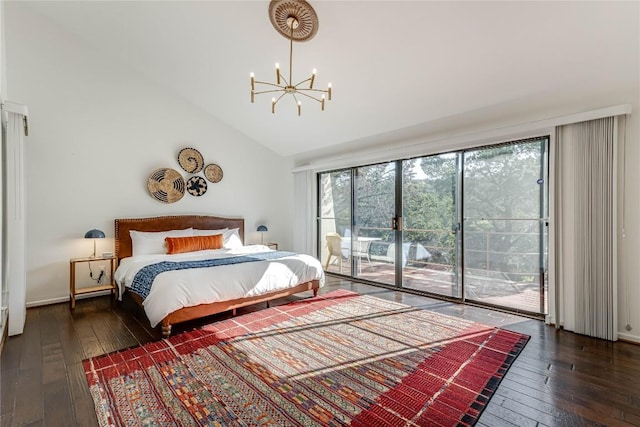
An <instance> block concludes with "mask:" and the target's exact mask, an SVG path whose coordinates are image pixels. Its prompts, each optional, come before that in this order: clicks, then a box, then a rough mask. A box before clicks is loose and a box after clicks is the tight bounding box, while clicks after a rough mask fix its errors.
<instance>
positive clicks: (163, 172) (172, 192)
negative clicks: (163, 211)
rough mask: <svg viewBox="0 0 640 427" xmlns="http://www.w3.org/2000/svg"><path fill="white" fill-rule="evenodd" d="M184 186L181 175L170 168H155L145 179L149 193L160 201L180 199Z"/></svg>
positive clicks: (167, 201) (171, 201)
mask: <svg viewBox="0 0 640 427" xmlns="http://www.w3.org/2000/svg"><path fill="white" fill-rule="evenodd" d="M185 187H186V186H185V182H184V178H182V175H180V173H178V171H176V170H175V169H170V168H161V169H156V170H155V171H153V173H152V174H151V175H150V176H149V179H148V180H147V189H148V190H149V194H151V197H153V198H154V199H156V200H158V201H159V202H162V203H175V202H177V201H178V200H180V199H182V196H184V191H185Z"/></svg>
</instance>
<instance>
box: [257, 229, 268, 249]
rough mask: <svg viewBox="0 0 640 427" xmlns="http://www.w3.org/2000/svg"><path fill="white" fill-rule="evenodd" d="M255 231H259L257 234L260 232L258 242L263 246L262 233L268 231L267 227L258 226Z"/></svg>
mask: <svg viewBox="0 0 640 427" xmlns="http://www.w3.org/2000/svg"><path fill="white" fill-rule="evenodd" d="M257 231H259V232H260V235H261V240H260V242H261V243H262V244H263V245H264V233H265V232H266V231H269V230H268V229H267V226H266V225H259V226H258V230H257Z"/></svg>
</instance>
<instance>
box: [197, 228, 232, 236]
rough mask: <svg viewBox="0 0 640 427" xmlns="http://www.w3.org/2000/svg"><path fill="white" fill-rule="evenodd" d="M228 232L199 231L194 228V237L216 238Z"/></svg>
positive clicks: (225, 229) (224, 229)
mask: <svg viewBox="0 0 640 427" xmlns="http://www.w3.org/2000/svg"><path fill="white" fill-rule="evenodd" d="M227 230H228V228H219V229H217V230H198V229H196V228H194V229H193V235H194V236H215V235H216V234H222V233H224V232H225V231H227Z"/></svg>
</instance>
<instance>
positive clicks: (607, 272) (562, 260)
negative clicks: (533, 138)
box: [554, 117, 617, 340]
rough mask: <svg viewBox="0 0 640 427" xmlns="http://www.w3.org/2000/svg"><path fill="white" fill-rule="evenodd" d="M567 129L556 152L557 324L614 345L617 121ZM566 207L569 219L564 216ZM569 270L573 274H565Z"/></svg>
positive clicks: (560, 132)
mask: <svg viewBox="0 0 640 427" xmlns="http://www.w3.org/2000/svg"><path fill="white" fill-rule="evenodd" d="M563 128H564V129H559V130H558V132H557V133H556V147H555V154H556V177H559V178H560V179H558V180H557V184H556V188H555V190H556V191H555V199H554V200H555V202H556V203H555V209H554V213H555V214H556V221H557V223H556V236H557V241H558V242H559V244H557V250H556V256H555V262H556V265H557V271H559V272H560V274H557V275H556V290H557V292H556V294H555V295H556V322H558V323H559V319H564V320H565V324H569V325H571V328H570V329H572V330H574V331H575V332H577V333H581V334H585V335H589V336H593V337H598V338H604V339H608V340H616V339H617V301H616V299H617V263H616V255H617V254H616V248H617V234H616V233H617V231H616V229H617V226H616V212H617V210H616V184H617V183H616V174H617V172H616V158H615V156H616V146H615V144H616V138H617V134H616V119H615V118H614V117H607V118H603V119H598V120H591V121H588V122H581V123H575V124H571V125H567V126H564V127H563ZM565 131H568V132H565ZM563 138H565V140H563ZM567 139H569V140H567ZM562 145H564V147H563V146H562ZM567 148H569V149H568V150H567ZM567 162H573V163H572V165H570V166H569V165H568V163H567ZM562 168H566V170H567V171H571V172H570V173H563V172H564V171H562V170H560V169H562ZM568 188H569V189H570V190H571V191H567V189H568ZM563 189H564V192H563ZM566 198H572V200H567V199H566ZM567 206H570V209H571V212H572V213H571V214H570V215H567V212H563V209H564V208H566V207H567ZM570 228H571V230H570ZM568 257H572V259H571V260H568V259H567V258H568ZM566 266H572V267H569V268H572V269H573V271H571V272H567V271H564V272H563V268H566ZM568 278H569V281H572V282H573V283H567V279H568ZM567 289H569V290H567ZM563 310H564V312H563ZM569 317H572V318H570V319H568V318H569Z"/></svg>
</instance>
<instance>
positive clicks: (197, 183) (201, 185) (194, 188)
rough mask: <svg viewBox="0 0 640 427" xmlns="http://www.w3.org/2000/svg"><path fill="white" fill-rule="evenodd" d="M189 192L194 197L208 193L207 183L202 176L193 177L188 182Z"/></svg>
mask: <svg viewBox="0 0 640 427" xmlns="http://www.w3.org/2000/svg"><path fill="white" fill-rule="evenodd" d="M187 191H188V192H189V194H191V195H192V196H196V197H199V196H202V195H203V194H204V193H206V192H207V181H205V179H204V178H203V177H201V176H197V175H196V176H192V177H191V178H189V179H188V180H187Z"/></svg>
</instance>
